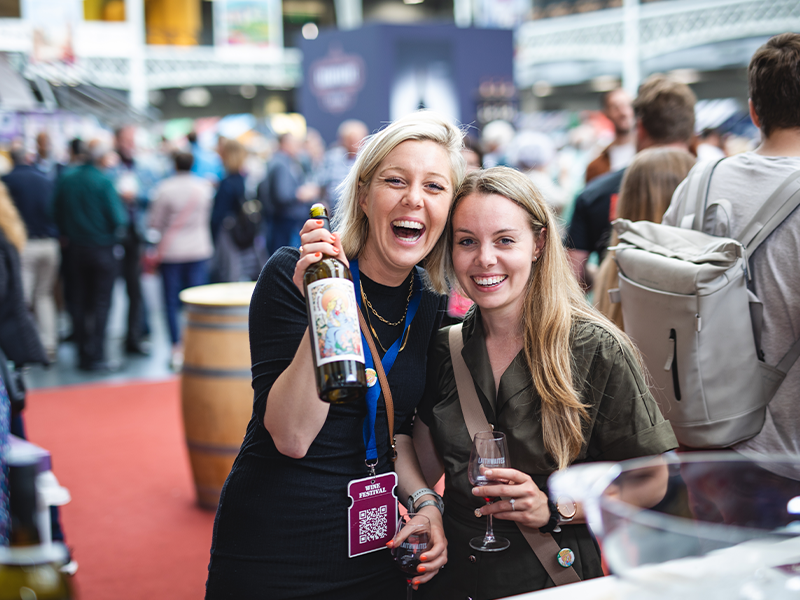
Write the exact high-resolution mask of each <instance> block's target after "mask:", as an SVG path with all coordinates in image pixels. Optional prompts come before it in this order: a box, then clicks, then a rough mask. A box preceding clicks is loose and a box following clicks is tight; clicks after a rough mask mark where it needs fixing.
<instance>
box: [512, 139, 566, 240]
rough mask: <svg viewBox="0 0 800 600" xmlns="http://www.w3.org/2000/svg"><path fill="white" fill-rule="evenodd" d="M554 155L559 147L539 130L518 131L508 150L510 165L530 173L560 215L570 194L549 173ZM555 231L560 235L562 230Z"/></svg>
mask: <svg viewBox="0 0 800 600" xmlns="http://www.w3.org/2000/svg"><path fill="white" fill-rule="evenodd" d="M555 155H556V146H555V144H554V143H553V141H552V140H551V139H550V138H549V137H548V136H547V135H545V134H543V133H539V132H536V131H521V132H520V133H518V134H517V135H516V137H515V138H514V139H513V140H512V142H511V143H510V144H509V147H508V153H507V157H508V162H509V164H510V166H512V167H514V168H516V169H519V170H520V171H522V172H523V173H525V174H526V175H527V176H528V178H529V179H530V180H531V181H532V182H533V184H534V185H535V186H536V189H538V190H539V191H540V192H541V193H542V195H543V196H544V199H545V201H546V202H547V204H548V206H550V208H552V209H553V212H555V214H556V217H558V216H560V215H561V213H562V212H563V211H564V207H565V206H566V204H567V193H566V192H565V191H564V190H563V189H562V188H561V186H560V185H558V184H557V183H556V182H555V181H554V180H553V177H552V176H551V175H550V165H551V163H552V162H553V158H555ZM559 229H560V228H559ZM556 233H557V234H558V235H559V236H560V233H559V232H556Z"/></svg>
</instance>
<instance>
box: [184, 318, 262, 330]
mask: <svg viewBox="0 0 800 600" xmlns="http://www.w3.org/2000/svg"><path fill="white" fill-rule="evenodd" d="M186 325H187V327H190V328H192V329H225V330H229V331H247V329H248V325H247V322H246V321H245V322H241V321H232V322H227V323H226V322H213V321H212V322H208V321H194V320H192V318H191V316H190V317H189V320H188V321H187V323H186Z"/></svg>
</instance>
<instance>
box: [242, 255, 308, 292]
mask: <svg viewBox="0 0 800 600" xmlns="http://www.w3.org/2000/svg"><path fill="white" fill-rule="evenodd" d="M299 258H300V251H299V250H298V249H297V248H291V247H288V246H285V247H283V248H278V250H276V251H275V252H274V253H273V255H272V256H270V257H269V260H268V261H267V263H266V264H265V265H264V267H263V268H262V269H261V274H260V275H259V276H258V281H257V282H256V288H255V291H254V292H253V298H256V296H257V295H258V294H259V293H263V294H274V293H275V292H276V291H277V290H281V289H293V290H294V291H295V292H296V293H297V294H300V290H298V289H297V286H295V285H294V281H292V277H293V276H294V267H295V265H296V264H297V260H298V259H299Z"/></svg>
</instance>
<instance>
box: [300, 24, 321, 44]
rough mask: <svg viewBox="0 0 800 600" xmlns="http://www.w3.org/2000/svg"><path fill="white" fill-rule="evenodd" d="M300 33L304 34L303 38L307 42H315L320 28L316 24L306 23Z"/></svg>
mask: <svg viewBox="0 0 800 600" xmlns="http://www.w3.org/2000/svg"><path fill="white" fill-rule="evenodd" d="M300 31H301V32H302V34H303V38H304V39H307V40H315V39H317V36H318V35H319V27H317V25H316V23H306V24H305V25H303V28H302V29H301V30H300Z"/></svg>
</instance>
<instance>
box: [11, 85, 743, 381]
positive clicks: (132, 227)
mask: <svg viewBox="0 0 800 600" xmlns="http://www.w3.org/2000/svg"><path fill="white" fill-rule="evenodd" d="M635 121H636V120H635V117H634V110H633V99H632V98H631V97H630V96H629V95H628V94H627V93H626V92H625V91H624V90H622V89H616V90H612V91H610V92H607V93H605V94H604V95H603V96H602V99H601V106H599V107H598V110H597V111H586V112H585V113H582V114H580V115H579V117H578V118H577V119H576V120H575V121H573V122H572V123H570V124H569V126H568V127H561V128H558V129H557V130H554V129H552V127H551V128H550V129H549V130H545V129H546V128H541V127H539V128H537V127H536V123H533V124H531V123H526V122H525V120H524V119H522V120H521V121H520V123H518V124H517V125H516V126H515V125H513V124H511V123H509V122H506V121H494V122H491V123H488V124H486V125H485V126H484V127H483V128H482V129H481V130H480V131H478V130H477V129H476V128H474V127H473V128H470V130H469V131H468V134H467V137H466V138H465V142H466V148H465V150H464V154H465V158H466V159H467V164H468V167H469V168H481V167H491V166H496V165H506V166H511V167H514V168H517V169H519V170H520V171H522V172H524V173H526V174H527V176H528V177H529V178H530V179H531V180H532V181H533V183H534V184H535V185H536V187H537V188H538V189H539V190H541V192H542V194H543V195H544V197H545V199H546V200H547V202H548V203H549V204H550V205H551V206H552V208H553V209H554V211H555V212H556V214H557V215H558V216H559V218H560V221H561V223H560V224H561V226H562V231H561V232H560V233H561V234H562V236H564V237H565V238H569V235H568V234H569V226H570V221H571V220H572V217H573V209H574V206H575V199H576V197H578V198H580V194H581V192H583V191H584V188H585V187H586V186H587V184H591V183H592V182H593V181H594V180H596V179H598V178H602V176H603V175H604V174H606V173H621V172H622V170H623V169H624V168H625V167H626V166H627V165H628V164H629V163H630V162H631V161H632V160H633V158H634V156H635V155H636V150H637V147H636V131H635ZM208 133H209V132H207V131H206V132H204V133H203V135H198V134H197V133H196V132H195V131H190V132H188V133H187V134H186V135H181V136H178V137H174V138H172V139H167V138H166V137H164V136H161V135H159V134H158V133H156V132H154V131H152V130H150V129H148V128H145V127H142V126H127V127H122V128H121V129H119V130H117V131H115V132H113V133H112V132H105V131H101V132H100V133H99V134H98V135H95V136H93V137H92V138H91V139H78V138H75V139H72V140H70V141H69V142H68V144H66V146H65V147H53V144H52V143H51V136H50V135H49V133H48V131H47V130H42V131H40V132H38V134H37V135H36V137H35V144H34V143H31V140H28V141H27V143H26V141H25V140H14V141H13V142H11V144H10V145H9V147H8V148H7V151H5V152H0V173H4V174H3V177H2V181H3V184H4V185H3V187H2V190H0V193H2V194H7V195H8V196H9V199H10V201H11V203H13V205H14V206H16V209H17V210H16V211H13V210H12V211H10V212H8V214H7V215H6V216H5V217H4V220H11V221H14V220H20V221H21V223H22V225H24V230H25V231H26V232H27V234H26V237H27V242H26V243H25V244H24V247H22V251H21V255H20V256H21V275H22V281H23V288H24V289H23V294H24V300H25V303H26V305H27V306H28V308H29V309H30V311H31V312H32V314H33V315H34V317H35V323H36V326H37V329H38V333H39V336H40V338H41V341H42V343H43V345H44V348H45V350H46V353H47V357H48V359H49V360H50V361H51V362H52V361H55V360H56V359H57V356H58V354H57V349H58V344H59V342H60V341H70V342H74V343H76V344H77V349H78V352H77V356H78V364H77V365H76V366H77V367H78V368H79V369H82V370H86V371H108V370H114V369H116V368H118V367H119V365H117V364H114V363H113V362H110V361H109V360H108V359H107V356H108V353H107V351H106V348H105V344H106V337H107V336H106V329H107V323H108V319H109V314H110V312H111V304H112V297H113V294H112V291H113V288H114V285H115V282H116V281H117V280H118V279H121V280H122V281H124V286H125V292H126V295H127V301H128V306H127V319H126V335H125V341H124V344H125V346H124V350H125V352H126V353H128V354H148V353H149V352H150V350H151V348H150V346H149V343H150V342H149V336H150V330H151V324H152V319H154V318H161V315H158V314H153V311H151V309H150V307H148V306H147V303H146V302H145V298H144V296H143V293H142V277H143V276H144V277H146V276H151V275H156V276H158V277H159V279H160V281H161V287H162V293H163V300H164V312H165V315H164V318H165V320H166V323H167V325H168V330H169V334H170V341H171V344H172V348H171V354H170V356H171V359H170V361H171V366H172V367H173V368H174V369H176V370H178V369H180V367H181V365H182V360H183V351H182V345H181V327H180V300H179V294H180V292H181V291H182V290H183V289H185V288H187V287H192V286H196V285H203V284H205V283H219V282H230V281H250V280H255V279H256V278H257V277H258V274H259V272H260V271H261V268H262V266H263V265H264V263H265V262H266V260H267V259H268V258H269V256H270V255H271V254H272V253H273V252H275V250H276V249H277V248H280V247H282V246H287V245H294V246H298V245H299V230H300V228H301V226H302V223H303V222H304V221H305V219H306V218H307V215H308V210H309V208H310V206H311V205H312V204H314V203H316V202H322V203H324V204H326V205H327V206H328V209H329V212H330V213H331V216H332V217H333V219H334V223H335V216H336V209H337V202H338V194H339V190H338V188H339V185H340V184H341V182H342V181H343V180H344V178H345V176H346V175H347V173H348V171H349V170H350V167H351V166H352V165H353V162H354V160H355V156H356V153H357V152H358V149H359V145H360V144H361V143H362V142H363V140H364V139H365V138H366V137H367V136H368V135H369V134H370V133H371V132H370V131H369V129H368V128H367V126H366V125H365V124H364V123H363V122H361V121H358V120H346V121H344V122H342V123H341V124H340V125H339V128H338V136H337V139H336V140H335V141H334V142H333V143H332V144H330V145H329V146H326V143H325V141H324V140H323V139H322V137H321V136H320V134H319V133H318V132H317V131H315V130H314V129H311V128H295V130H294V131H287V132H284V133H280V134H275V135H273V136H271V137H267V138H263V137H262V136H258V137H257V138H254V137H253V136H252V135H249V134H245V135H240V136H238V137H225V136H223V135H219V134H213V135H208ZM692 133H693V134H694V132H692ZM754 143H755V141H754V140H750V139H747V138H742V137H739V136H735V135H733V134H722V133H721V132H719V131H717V130H713V129H708V130H704V131H702V132H700V133H698V134H697V135H692V136H691V139H689V140H687V142H686V145H685V149H686V150H688V151H690V152H691V153H692V154H693V155H694V156H698V157H700V158H701V159H706V158H713V157H720V156H725V155H730V154H734V153H739V152H742V151H745V150H748V149H750V148H751V147H752V146H753V145H754ZM607 223H608V221H607V220H606V221H605V224H606V225H607ZM0 226H2V227H3V228H4V229H13V228H14V227H17V226H18V225H17V224H11V223H1V224H0ZM603 239H604V240H606V237H604V238H603ZM567 243H568V246H569V245H570V241H569V239H567ZM593 250H594V248H592V247H587V248H585V249H580V248H578V249H577V252H576V251H575V250H573V252H572V256H573V259H574V260H575V261H576V265H577V266H576V273H578V275H579V276H580V277H581V279H582V281H583V282H584V284H585V288H586V289H587V291H589V290H590V288H591V283H592V279H593V276H594V272H595V271H596V268H597V265H598V264H599V263H600V261H601V260H602V258H603V255H604V254H605V252H604V251H598V252H593ZM469 305H470V302H469V301H468V300H466V299H464V298H461V297H460V296H458V295H457V294H454V295H453V297H452V298H451V299H450V303H449V309H448V312H449V318H451V319H458V318H460V317H462V316H463V314H464V313H465V311H466V309H467V308H468V307H469Z"/></svg>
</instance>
